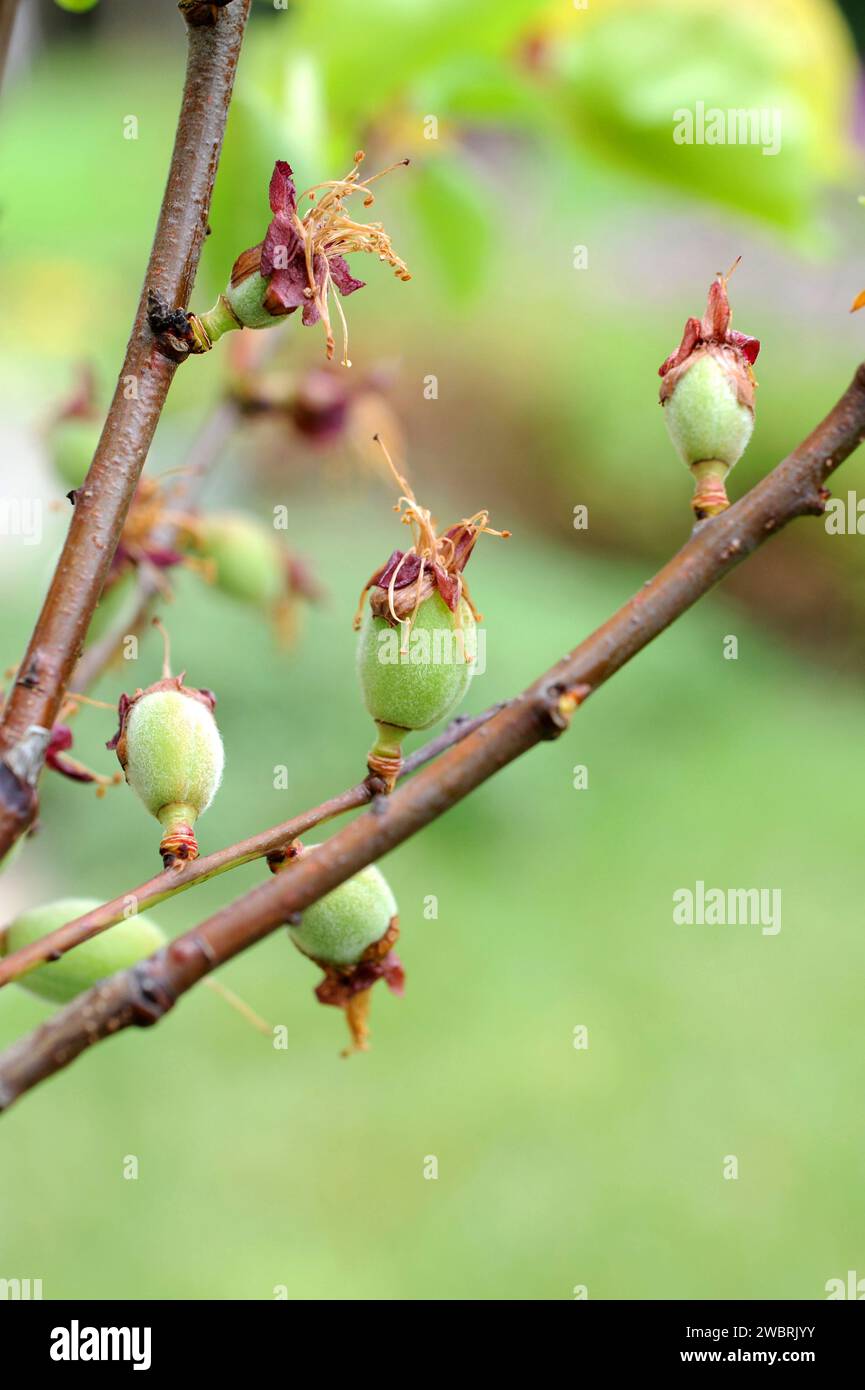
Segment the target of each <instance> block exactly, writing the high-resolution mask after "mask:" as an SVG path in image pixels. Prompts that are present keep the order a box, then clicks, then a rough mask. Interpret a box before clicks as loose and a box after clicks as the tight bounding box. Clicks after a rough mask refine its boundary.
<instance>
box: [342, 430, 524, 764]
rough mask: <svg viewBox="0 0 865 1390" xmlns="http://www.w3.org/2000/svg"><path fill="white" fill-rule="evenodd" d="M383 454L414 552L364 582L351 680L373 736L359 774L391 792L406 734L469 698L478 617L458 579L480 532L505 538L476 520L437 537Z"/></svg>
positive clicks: (398, 555) (480, 517)
mask: <svg viewBox="0 0 865 1390" xmlns="http://www.w3.org/2000/svg"><path fill="white" fill-rule="evenodd" d="M382 448H384V446H383V445H382ZM384 452H385V457H386V458H387V461H388V464H389V465H390V467H391V469H392V471H393V473H394V476H395V477H396V479H397V481H398V483H399V485H400V488H401V490H402V496H401V497H400V501H399V506H400V507H404V508H405V510H404V512H403V515H402V520H403V521H404V522H405V523H406V524H407V525H409V526H410V527H411V528H412V532H413V535H414V543H413V544H412V545H411V546H410V548H409V549H408V550H405V551H403V550H395V551H394V552H393V554H392V555H391V557H390V559H389V560H388V561H387V563H386V564H384V565H383V566H382V567H381V568H380V569H378V570H376V572H375V573H374V574H373V575H372V576H371V578H370V579H369V581H368V583H367V584H366V586H365V588H364V590H363V592H362V594H361V597H360V604H359V606H358V611H357V614H356V615H355V624H354V625H355V628H356V629H358V630H359V632H360V637H359V640H358V649H357V671H358V676H359V678H360V684H361V690H362V692H363V699H364V703H365V705H366V707H367V709H368V710H369V713H370V714H371V715H372V717H373V719H374V720H375V724H376V728H377V731H378V732H377V738H376V741H375V743H374V744H373V746H372V749H371V750H370V753H369V756H368V758H367V766H368V767H369V770H370V773H371V774H372V776H373V777H374V778H375V779H376V780H377V782H378V783H379V784H380V785H381V786H382V787H383V789H384V790H385V791H386V792H390V791H392V789H393V787H394V784H395V782H396V779H397V777H398V776H399V772H400V768H401V766H402V742H403V739H404V738H405V735H406V734H407V733H408V732H409V731H410V730H415V729H428V728H429V727H430V725H432V724H435V723H437V722H438V720H440V719H444V718H445V717H446V716H447V715H448V714H450V713H451V712H452V711H453V710H454V709H456V707H457V705H458V704H459V703H460V701H461V700H462V699H463V697H464V695H465V693H466V691H467V689H468V686H469V682H470V680H471V678H472V674H473V671H474V669H475V662H476V658H477V644H478V638H477V622H478V620H479V618H480V614H479V613H478V612H477V610H476V609H475V607H474V604H473V603H472V601H471V598H470V597H469V593H468V589H467V587H466V582H465V578H464V576H463V570H464V569H465V566H466V564H467V562H468V560H469V557H470V556H471V553H472V551H473V549H474V546H475V542H476V541H477V538H478V536H479V535H481V533H482V532H484V531H486V532H487V533H488V534H490V535H495V536H503V537H505V536H508V535H509V534H510V532H508V531H493V530H492V528H491V527H490V526H488V524H487V521H488V516H487V513H486V512H485V511H484V512H477V513H476V514H475V516H473V517H470V518H468V519H467V520H463V521H460V522H458V523H457V525H456V526H452V527H451V528H450V529H449V530H448V531H446V532H445V533H444V534H443V535H442V536H439V535H437V534H436V530H435V526H434V524H433V520H432V517H431V514H430V512H429V511H428V510H427V508H425V507H421V506H420V505H419V504H418V502H417V499H416V498H415V496H414V493H413V492H412V490H411V488H410V487H409V485H408V483H407V482H406V480H405V478H402V477H400V475H399V474H398V473H397V472H396V469H395V468H394V466H393V463H392V461H391V458H390V455H389V454H388V453H387V450H386V449H385V451H384ZM367 594H369V595H370V601H369V605H368V606H367V605H366V596H367Z"/></svg>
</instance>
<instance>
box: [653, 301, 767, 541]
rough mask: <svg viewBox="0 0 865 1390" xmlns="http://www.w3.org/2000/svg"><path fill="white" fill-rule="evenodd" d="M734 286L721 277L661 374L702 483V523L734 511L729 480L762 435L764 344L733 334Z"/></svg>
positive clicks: (686, 455)
mask: <svg viewBox="0 0 865 1390" xmlns="http://www.w3.org/2000/svg"><path fill="white" fill-rule="evenodd" d="M728 278H729V275H727V276H725V275H719V276H718V278H717V279H716V281H715V282H714V284H713V285H712V286H711V288H710V290H709V298H708V303H707V306H706V313H705V314H704V316H703V318H702V319H696V318H691V319H688V321H687V323H686V324H685V331H684V334H683V336H682V341H681V344H680V345H679V347H678V348H677V349H676V351H675V352H674V353H673V354H672V355H671V356H670V357H668V358H667V360H666V361H665V362H664V363H662V365H661V367H660V369H659V371H660V375H661V376H662V377H663V378H664V380H663V384H662V386H661V394H660V400H661V405H662V406H663V407H664V419H665V420H666V422H667V428H668V430H669V432H670V438H671V439H672V441H673V444H674V445H675V447H676V449H677V451H678V453H679V454H680V456H681V458H682V459H683V461H684V462H685V464H686V465H687V466H688V468H690V470H691V472H692V473H693V475H694V480H695V490H694V496H693V498H692V501H691V506H692V507H693V510H694V512H695V514H696V516H697V518H698V520H702V519H703V518H704V517H709V516H716V515H717V514H718V513H719V512H721V511H723V510H724V509H725V508H726V507H727V506H729V502H728V499H727V492H726V487H725V481H726V477H727V474H728V473H729V471H730V469H731V468H732V467H733V466H734V464H736V463H737V462H738V460H739V459H740V458H741V456H742V454H743V453H744V451H745V448H746V446H747V444H748V441H749V439H750V438H751V433H752V430H753V428H754V391H755V388H756V384H757V383H756V381H755V380H754V373H753V370H752V365H753V363H754V362H755V361H756V358H757V354H758V352H759V351H760V344H759V342H758V341H757V339H756V338H750V337H748V336H747V335H746V334H744V333H736V332H734V331H733V330H732V329H731V328H730V322H731V319H732V314H731V311H730V304H729V301H728V299H727V280H728Z"/></svg>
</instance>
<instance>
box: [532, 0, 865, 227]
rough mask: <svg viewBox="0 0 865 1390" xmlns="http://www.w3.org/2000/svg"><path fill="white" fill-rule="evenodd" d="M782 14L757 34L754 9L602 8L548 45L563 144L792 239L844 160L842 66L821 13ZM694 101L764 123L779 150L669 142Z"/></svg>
mask: <svg viewBox="0 0 865 1390" xmlns="http://www.w3.org/2000/svg"><path fill="white" fill-rule="evenodd" d="M768 8H769V10H773V9H777V6H776V5H775V3H774V0H771V2H770V3H769V5H768ZM785 15H786V17H787V22H786V23H779V22H777V21H776V22H775V23H773V24H771V25H770V24H768V23H766V18H767V15H766V9H765V7H760V8H759V9H755V7H753V6H749V5H744V4H740V3H724V4H721V3H720V0H694V3H693V5H691V6H682V5H681V4H680V3H678V0H660V3H655V4H652V5H650V6H649V7H645V6H643V5H640V6H639V7H638V6H635V5H634V4H632V3H629V0H620V3H618V4H617V3H615V0H613V4H612V7H611V8H610V7H607V8H605V10H604V11H603V12H599V13H598V14H596V15H595V16H594V18H593V19H591V20H590V19H588V18H586V22H585V23H584V24H582V25H576V26H575V27H574V28H573V29H572V30H569V31H568V32H567V34H566V35H565V37H564V38H563V39H561V40H560V39H555V40H554V41H553V53H554V62H555V64H557V66H558V69H559V72H560V75H561V88H560V92H561V95H562V97H563V98H564V103H565V105H564V110H565V111H566V113H567V115H568V117H569V119H570V121H571V123H572V128H573V131H574V135H575V138H576V139H577V140H579V141H580V142H581V144H583V145H586V146H589V147H593V148H594V149H595V150H596V151H597V152H598V153H600V154H601V155H602V156H603V157H604V158H606V159H608V160H615V161H617V162H619V163H620V164H623V165H626V166H627V167H629V168H630V169H632V170H634V171H637V172H639V173H640V174H641V175H642V176H643V177H648V178H650V179H652V180H653V181H657V182H659V183H662V184H668V185H675V186H677V187H679V188H680V189H682V190H683V191H686V192H687V193H689V194H690V195H691V196H696V197H702V198H706V199H707V200H709V201H711V202H717V203H721V204H726V205H728V206H731V207H735V208H737V209H738V210H740V211H743V212H745V213H748V214H749V215H752V216H756V217H759V218H761V219H763V220H765V221H768V222H772V223H775V224H777V225H779V226H782V227H785V228H787V229H788V230H790V231H792V232H799V233H802V232H804V231H806V230H807V229H808V228H809V227H810V225H811V223H812V220H813V215H814V207H815V201H816V194H817V191H818V189H819V187H820V186H821V184H822V183H823V182H824V181H825V179H826V177H827V176H830V175H837V173H838V172H839V166H843V164H844V158H845V154H846V142H847V136H846V130H845V126H844V117H845V115H846V107H847V105H849V103H850V102H851V101H852V92H853V82H854V78H855V65H854V61H853V53H852V47H851V45H850V43H849V39H848V37H847V35H846V32H845V31H844V29H843V26H842V25H841V23H840V21H839V19H838V16H837V14H836V13H835V12H834V11H833V10H832V7H831V6H828V5H824V4H822V3H820V4H818V3H816V0H794V3H793V4H792V5H790V6H788V8H787V10H786V11H785ZM818 39H819V40H820V42H819V43H818V42H816V40H818ZM698 103H702V106H703V110H704V111H706V112H709V111H711V110H712V109H720V110H721V111H722V112H727V111H739V110H745V111H757V112H758V113H766V117H767V119H769V120H775V119H776V118H777V120H778V121H779V122H780V125H779V130H780V136H781V139H780V149H779V150H778V151H777V153H773V154H764V152H763V148H762V147H761V145H759V144H734V143H729V144H714V145H712V144H708V143H704V144H697V143H694V144H676V143H675V142H674V139H673V130H674V127H675V125H676V123H677V114H676V113H677V112H679V111H682V110H685V111H690V112H694V111H695V110H696V109H697V105H698ZM833 166H834V167H833Z"/></svg>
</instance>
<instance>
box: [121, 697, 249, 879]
mask: <svg viewBox="0 0 865 1390" xmlns="http://www.w3.org/2000/svg"><path fill="white" fill-rule="evenodd" d="M215 704H216V697H215V696H214V695H213V693H212V692H211V691H209V690H194V689H192V688H190V687H189V686H185V685H183V683H182V681H181V679H180V677H179V676H165V677H163V679H162V680H161V681H157V683H156V684H155V685H152V686H150V687H149V688H148V689H147V690H143V691H139V692H138V693H137V694H136V695H135V696H133V698H132V699H131V700H129V699H128V698H127V697H126V696H125V695H124V696H123V699H122V700H121V702H120V728H119V730H118V734H117V737H116V739H115V740H114V741H113V743H112V744H110V745H109V746H110V747H116V749H117V757H118V760H119V762H120V766H121V767H122V768H123V771H124V773H125V775H126V780H127V782H128V783H129V785H130V786H131V787H132V789H133V791H135V792H136V793H137V794H138V796H139V797H140V798H141V800H142V802H143V803H144V805H145V806H146V807H147V810H148V811H149V812H150V814H151V815H152V816H155V817H156V819H157V820H158V821H159V823H160V825H161V826H162V828H163V830H164V832H165V833H164V835H163V837H162V843H161V845H160V851H161V853H162V857H163V861H164V863H165V865H166V867H168V866H169V865H170V864H173V863H174V862H175V861H176V860H178V859H195V858H196V857H197V855H198V845H197V843H196V839H195V835H194V833H193V830H192V827H193V825H194V824H195V822H196V820H197V819H198V817H199V816H201V815H203V814H204V812H205V811H206V810H207V808H208V806H209V805H210V803H211V801H212V800H213V798H214V796H215V795H216V792H217V790H218V788H219V783H220V781H221V780H222V769H223V766H224V763H225V753H224V750H223V747H222V739H221V738H220V735H219V729H218V728H217V725H216V720H215V719H214V717H213V710H214V706H215Z"/></svg>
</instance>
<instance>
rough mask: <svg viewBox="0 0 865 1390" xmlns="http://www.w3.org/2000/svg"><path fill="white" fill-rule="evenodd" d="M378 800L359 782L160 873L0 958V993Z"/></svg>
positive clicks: (457, 734) (435, 747)
mask: <svg viewBox="0 0 865 1390" xmlns="http://www.w3.org/2000/svg"><path fill="white" fill-rule="evenodd" d="M501 708H502V706H501V705H493V706H492V707H491V708H490V709H488V710H485V711H484V712H483V714H478V715H475V716H474V717H469V716H467V715H459V716H458V717H457V718H456V719H454V720H453V721H452V723H450V724H449V725H448V727H447V728H446V729H445V730H444V731H443V732H442V733H440V734H439V735H438V736H437V737H436V738H433V739H430V741H429V742H428V743H426V744H424V746H423V747H422V748H418V749H417V751H416V752H415V753H412V755H411V756H410V757H408V758H406V760H405V762H404V764H403V767H402V771H401V773H400V777H406V776H408V775H409V773H411V772H415V771H417V769H418V768H419V767H423V765H424V764H425V763H428V762H430V761H431V760H432V759H433V758H436V757H438V755H439V754H440V753H442V752H444V750H445V749H446V748H450V747H452V745H453V744H454V743H458V742H459V740H460V739H463V738H466V737H467V736H468V735H469V734H470V733H473V732H474V730H475V729H479V728H480V726H481V725H482V724H485V723H486V721H487V720H488V719H491V718H492V717H493V715H494V714H497V713H498V711H499V710H500V709H501ZM374 795H375V791H374V788H373V787H372V786H371V784H370V782H369V780H367V781H364V782H359V783H358V785H357V786H356V787H349V788H348V789H347V790H346V791H344V792H340V793H339V795H338V796H332V797H330V799H329V800H328V801H324V802H322V804H321V805H320V806H315V807H313V809H312V810H309V811H302V812H301V813H300V814H299V815H297V816H293V817H292V818H291V820H287V821H282V822H281V823H280V824H279V825H274V826H271V827H270V829H269V830H263V831H261V832H260V833H259V834H258V835H252V836H250V838H249V839H247V840H240V841H239V842H238V843H237V844H234V845H228V846H227V847H226V848H225V849H219V850H216V851H215V852H214V853H213V854H208V855H206V856H205V857H204V858H203V859H193V860H192V861H191V862H187V863H180V864H178V866H177V867H176V868H172V869H166V870H163V872H162V873H159V874H155V875H154V877H153V878H149V879H148V880H147V882H146V883H142V884H141V885H140V886H139V887H138V888H131V889H130V890H129V891H128V892H126V893H121V894H120V895H119V896H118V897H116V898H113V899H112V900H111V902H107V903H103V904H102V905H101V906H100V907H95V908H94V909H93V910H92V911H91V912H85V913H84V914H83V915H82V916H81V917H76V918H75V919H74V920H73V921H71V922H65V923H64V924H63V926H60V927H57V928H56V929H55V930H54V931H52V932H48V933H47V934H46V935H45V936H43V937H40V938H39V940H38V941H31V942H30V943H29V944H28V945H27V946H21V947H19V949H18V950H17V951H14V952H11V953H10V954H9V955H8V956H4V957H2V958H0V988H2V987H3V986H4V985H7V984H10V983H11V982H12V981H13V980H19V979H20V978H21V976H22V975H26V974H27V973H28V971H30V970H35V969H36V967H37V966H38V965H42V964H43V963H44V962H45V961H48V960H57V959H58V958H59V957H60V956H63V955H65V954H66V952H67V951H71V950H72V949H73V948H74V947H75V946H80V945H81V944H82V942H84V941H89V940H90V939H91V937H94V936H98V935H99V933H100V932H103V931H107V930H108V928H109V927H113V926H115V925H116V924H117V923H118V922H121V921H123V919H124V918H125V917H128V916H130V914H132V913H138V912H146V911H147V910H148V908H151V907H156V906H158V904H159V903H162V902H165V901H166V899H168V898H173V897H175V896H176V894H178V893H184V892H185V891H186V889H187V888H194V887H196V885H197V884H199V883H206V882H207V881H208V879H211V878H216V876H217V875H218V874H224V873H227V872H228V871H229V870H230V869H238V868H240V866H241V864H250V863H252V861H253V860H255V859H263V858H264V856H265V855H267V854H272V853H273V852H274V851H275V850H279V849H284V848H285V846H286V845H288V844H290V843H291V841H292V840H296V839H299V837H300V836H301V835H308V834H309V832H310V831H311V830H315V828H316V827H317V826H319V825H323V824H324V823H325V822H326V821H329V820H333V819H334V817H336V816H341V815H345V814H346V812H348V811H355V810H357V809H358V808H359V807H361V806H367V805H368V804H369V803H370V801H372V800H373V797H374ZM2 936H3V933H2V930H0V949H2Z"/></svg>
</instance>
